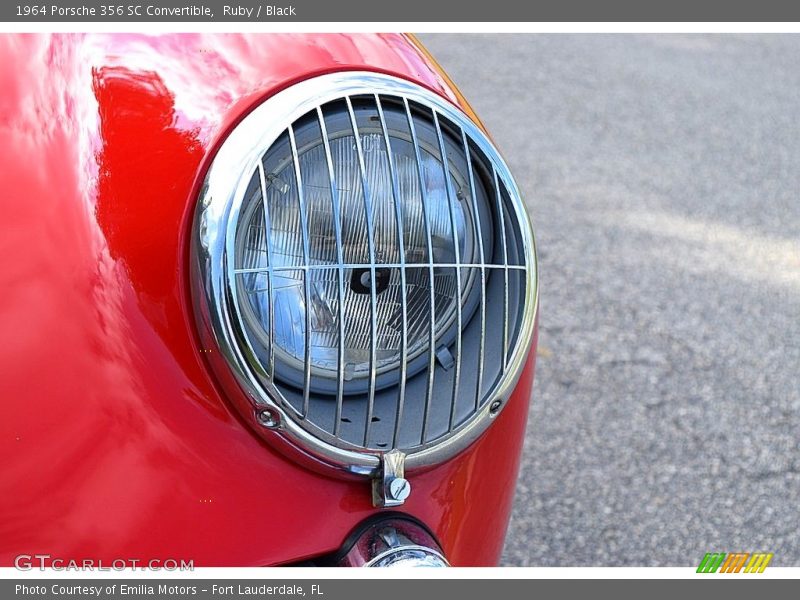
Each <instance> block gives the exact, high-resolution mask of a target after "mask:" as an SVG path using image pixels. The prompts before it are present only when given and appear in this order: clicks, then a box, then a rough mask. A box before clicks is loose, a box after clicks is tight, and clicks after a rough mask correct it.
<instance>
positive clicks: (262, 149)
mask: <svg viewBox="0 0 800 600" xmlns="http://www.w3.org/2000/svg"><path fill="white" fill-rule="evenodd" d="M0 81H1V82H2V89H3V93H2V95H0V106H2V108H1V109H0V119H2V122H1V123H0V135H1V136H2V144H0V154H2V160H1V161H0V162H1V163H2V172H0V189H2V194H3V202H2V207H3V210H2V214H3V235H2V236H0V247H1V248H2V257H3V258H2V261H0V284H2V290H3V294H2V299H0V330H2V331H3V334H4V343H3V344H2V346H0V390H2V393H0V411H1V414H2V418H0V457H2V470H0V564H3V565H12V564H14V561H15V558H16V557H18V556H20V555H36V554H46V555H47V556H50V557H54V558H55V557H58V558H61V559H64V560H80V559H85V558H89V559H92V560H98V561H103V560H104V561H113V560H115V559H119V558H123V559H136V560H139V561H147V560H148V559H151V558H153V557H178V558H181V559H190V560H192V561H193V563H194V565H195V566H204V565H207V566H261V565H279V564H306V565H347V566H353V565H369V566H388V565H447V564H452V565H491V564H496V563H497V561H498V560H499V557H500V552H501V549H502V545H503V540H504V537H505V531H506V528H507V526H508V519H509V514H510V509H511V503H512V499H513V492H514V487H515V480H516V475H517V470H518V464H519V457H520V451H521V446H522V440H523V434H524V429H525V422H526V418H527V411H528V404H529V399H530V396H531V389H532V382H533V371H534V360H535V345H536V330H537V325H536V322H537V296H538V292H537V287H538V286H537V271H536V255H535V250H534V240H533V234H532V232H531V227H530V223H529V219H528V216H527V214H526V209H525V205H524V203H523V200H522V199H521V197H520V193H519V191H518V189H517V186H516V184H515V182H514V179H513V177H512V175H511V173H510V172H509V169H508V167H507V165H506V163H505V162H504V160H503V158H502V157H501V156H500V154H499V153H498V151H497V150H496V148H495V146H494V145H493V143H492V141H491V140H490V138H489V136H488V134H487V132H486V131H485V130H484V128H483V126H482V125H481V123H480V121H479V120H478V118H477V117H476V116H475V114H474V113H473V112H472V110H471V109H470V107H469V106H468V105H467V103H466V101H465V100H464V98H463V97H462V96H461V95H460V93H459V92H458V90H457V89H456V88H455V87H454V85H453V83H452V82H451V81H450V80H449V79H448V78H447V76H446V75H445V74H444V73H443V72H442V70H441V69H440V67H439V66H438V65H437V64H436V63H435V62H434V60H433V59H432V58H431V57H430V56H429V55H428V54H427V53H426V51H425V50H424V49H423V48H422V47H421V45H420V44H419V43H418V42H417V41H416V40H415V39H414V38H412V37H410V36H401V35H272V34H265V35H252V36H242V35H199V34H198V35H195V34H192V35H177V34H176V35H164V36H144V35H130V34H128V35H109V34H99V33H98V34H87V35H32V36H11V35H6V36H2V37H1V38H0Z"/></svg>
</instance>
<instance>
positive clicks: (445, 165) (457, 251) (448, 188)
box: [433, 110, 463, 433]
mask: <svg viewBox="0 0 800 600" xmlns="http://www.w3.org/2000/svg"><path fill="white" fill-rule="evenodd" d="M433 124H434V127H435V128H436V140H437V142H438V144H439V154H440V156H441V159H442V170H443V171H444V187H445V192H446V193H447V207H448V210H449V212H450V227H451V231H452V233H453V256H454V257H455V259H456V263H455V264H456V265H457V266H456V268H455V272H456V290H457V291H458V292H457V293H458V299H457V301H456V356H455V359H456V364H455V372H454V373H453V396H452V398H451V400H450V418H449V420H448V426H447V432H448V433H450V432H451V431H453V427H454V425H455V418H456V405H457V401H458V384H459V379H460V378H461V330H462V326H461V303H462V301H463V291H462V289H461V248H459V240H458V230H457V227H456V208H455V204H454V203H455V200H454V199H453V182H452V180H451V177H450V162H449V161H448V160H447V149H446V148H445V143H444V137H443V136H442V125H441V123H440V122H439V115H438V114H437V112H436V111H435V110H434V111H433Z"/></svg>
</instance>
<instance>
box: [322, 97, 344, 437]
mask: <svg viewBox="0 0 800 600" xmlns="http://www.w3.org/2000/svg"><path fill="white" fill-rule="evenodd" d="M317 120H318V121H319V131H320V135H321V137H322V145H323V147H324V149H325V162H326V163H327V164H328V181H330V185H331V205H332V209H333V221H334V224H333V225H334V235H335V237H336V261H337V262H338V265H337V271H338V274H339V278H338V283H339V347H338V360H337V373H336V379H337V383H336V412H335V416H334V422H333V435H334V436H335V437H339V434H340V432H341V427H342V404H343V399H344V250H343V247H342V218H341V211H340V206H339V190H338V188H337V187H336V176H335V173H334V171H333V157H332V156H331V145H330V141H328V129H327V127H325V117H324V116H323V114H322V107H321V106H318V107H317Z"/></svg>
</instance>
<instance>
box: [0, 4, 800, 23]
mask: <svg viewBox="0 0 800 600" xmlns="http://www.w3.org/2000/svg"><path fill="white" fill-rule="evenodd" d="M0 20H2V21H7V22H8V21H12V22H25V23H54V22H81V21H86V22H110V23H113V22H150V23H153V22H168V23H170V22H171V23H175V22H186V23H192V22H217V23H235V22H252V23H258V22H299V23H310V22H337V23H348V22H358V23H364V22H385V23H389V22H417V23H424V22H435V23H445V22H457V23H486V22H496V23H499V22H516V23H519V22H698V21H699V22H750V21H755V22H786V21H789V22H798V21H800V3H797V2H787V1H786V0H759V1H758V2H753V1H752V0H750V1H743V0H702V1H698V0H669V1H653V2H647V1H645V0H558V1H553V0H539V1H534V2H522V1H520V0H483V1H477V2H476V1H475V0H472V1H465V0H438V1H437V0H291V1H287V2H281V1H279V0H273V2H263V1H261V0H239V1H238V2H231V3H226V2H218V1H217V0H202V1H198V2H193V1H191V0H186V1H181V0H150V1H144V2H114V1H113V0H46V1H39V2H35V1H28V0H6V1H3V2H2V3H0Z"/></svg>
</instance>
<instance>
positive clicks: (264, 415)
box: [256, 408, 281, 429]
mask: <svg viewBox="0 0 800 600" xmlns="http://www.w3.org/2000/svg"><path fill="white" fill-rule="evenodd" d="M256 418H257V419H258V422H259V423H261V424H262V425H263V426H264V427H269V428H270V429H275V428H276V427H278V426H279V425H280V424H281V419H280V417H279V416H278V413H276V412H275V411H274V410H272V409H271V408H265V409H264V410H262V411H261V412H259V413H258V415H257V416H256Z"/></svg>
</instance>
